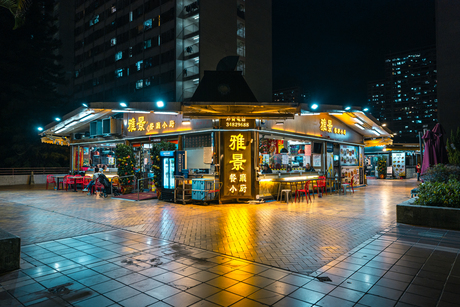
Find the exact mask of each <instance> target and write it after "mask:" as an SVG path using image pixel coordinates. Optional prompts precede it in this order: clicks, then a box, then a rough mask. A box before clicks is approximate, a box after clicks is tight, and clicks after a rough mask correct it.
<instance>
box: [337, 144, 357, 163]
mask: <svg viewBox="0 0 460 307" xmlns="http://www.w3.org/2000/svg"><path fill="white" fill-rule="evenodd" d="M340 164H341V165H342V166H344V165H346V166H358V147H356V146H349V145H340Z"/></svg>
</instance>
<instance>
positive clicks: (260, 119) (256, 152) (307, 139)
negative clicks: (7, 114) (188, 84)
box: [43, 102, 390, 201]
mask: <svg viewBox="0 0 460 307" xmlns="http://www.w3.org/2000/svg"><path fill="white" fill-rule="evenodd" d="M116 105H117V104H116V103H94V104H90V106H89V107H88V108H80V109H79V110H76V111H74V112H73V114H71V115H70V116H67V117H66V118H64V120H63V123H59V124H58V125H50V126H49V127H47V128H46V130H45V131H44V132H43V135H45V136H46V135H48V136H53V135H60V136H62V137H64V136H65V137H67V140H68V142H69V144H70V146H71V147H72V154H73V155H74V156H77V157H78V159H73V162H72V169H76V170H85V168H86V167H89V166H90V165H95V164H99V163H101V164H105V165H109V166H115V165H116V161H115V157H114V153H113V151H114V150H113V149H114V146H116V144H119V143H126V144H130V145H132V146H133V147H134V148H135V152H136V161H138V167H139V169H140V170H141V171H143V172H148V171H149V168H150V166H151V165H152V161H151V159H150V158H151V157H150V155H149V153H148V151H149V149H150V147H151V144H153V143H156V142H160V141H168V142H171V143H174V144H176V149H178V150H183V151H185V152H186V164H187V169H188V170H189V172H190V173H194V174H203V175H205V176H207V177H208V178H215V180H216V181H217V182H220V183H221V184H220V186H221V189H220V193H219V200H220V201H226V200H235V199H238V200H248V199H251V200H253V199H258V198H259V197H260V196H261V195H262V194H266V193H267V191H269V193H271V194H272V195H274V194H276V188H277V185H276V184H274V183H273V184H271V183H270V182H271V181H273V179H274V178H278V179H279V178H281V179H282V178H290V177H296V178H304V179H308V178H312V179H315V178H318V176H320V175H324V176H326V177H339V178H341V180H343V182H350V181H351V180H354V183H355V184H356V185H359V184H363V183H364V140H365V138H371V137H376V136H377V134H378V135H382V136H389V135H390V134H389V132H387V131H386V130H385V129H384V128H383V127H381V126H379V125H378V124H377V123H376V122H375V121H373V120H372V119H370V118H369V117H368V116H367V115H366V114H365V113H363V112H361V111H352V112H338V111H334V110H335V109H331V110H321V111H320V112H317V113H312V112H308V111H305V109H307V106H304V105H298V104H297V105H294V104H291V105H289V106H286V104H284V105H279V104H275V103H264V105H263V106H260V105H255V104H254V103H238V104H231V105H227V104H225V103H222V102H220V103H215V104H214V108H213V110H212V112H211V111H210V109H209V103H192V104H188V105H186V106H183V105H180V103H176V105H175V106H171V107H170V108H169V109H168V110H166V111H158V110H151V109H152V108H151V104H147V103H137V104H136V103H132V104H131V106H132V107H131V108H129V109H124V110H120V108H116ZM280 110H281V111H280ZM261 111H263V112H261ZM88 114H90V115H88ZM89 116H91V117H89ZM85 118H88V119H90V120H88V121H85ZM74 122H77V123H78V124H72V123H74ZM104 122H105V123H106V125H107V126H108V128H106V130H105V131H104V127H105V126H104ZM100 125H102V127H99V126H100ZM66 127H68V129H66ZM92 127H93V128H92ZM98 127H99V128H100V129H102V130H101V131H98V129H99V128H98ZM57 132H59V133H57ZM265 164H267V165H269V166H270V168H271V169H272V173H271V174H264V173H262V170H263V165H265ZM307 164H310V165H311V166H312V167H313V169H314V171H307V170H306V165H307ZM109 168H110V169H112V168H111V167H109ZM112 171H113V172H116V168H115V167H114V168H113V169H112ZM267 186H268V187H267Z"/></svg>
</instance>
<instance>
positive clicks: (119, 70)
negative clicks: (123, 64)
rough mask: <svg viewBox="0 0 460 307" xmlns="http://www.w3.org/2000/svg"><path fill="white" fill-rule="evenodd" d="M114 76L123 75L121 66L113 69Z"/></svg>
mask: <svg viewBox="0 0 460 307" xmlns="http://www.w3.org/2000/svg"><path fill="white" fill-rule="evenodd" d="M115 77H117V78H121V77H123V68H120V69H117V70H115Z"/></svg>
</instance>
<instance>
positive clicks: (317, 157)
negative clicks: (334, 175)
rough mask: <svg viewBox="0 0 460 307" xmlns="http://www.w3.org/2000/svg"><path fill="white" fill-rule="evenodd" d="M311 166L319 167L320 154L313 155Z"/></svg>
mask: <svg viewBox="0 0 460 307" xmlns="http://www.w3.org/2000/svg"><path fill="white" fill-rule="evenodd" d="M313 167H321V155H313Z"/></svg>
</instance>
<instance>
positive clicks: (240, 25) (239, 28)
mask: <svg viewBox="0 0 460 307" xmlns="http://www.w3.org/2000/svg"><path fill="white" fill-rule="evenodd" d="M236 34H237V35H238V36H239V37H242V38H245V37H246V27H245V25H244V23H242V22H239V23H238V24H237V30H236Z"/></svg>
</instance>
